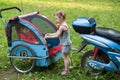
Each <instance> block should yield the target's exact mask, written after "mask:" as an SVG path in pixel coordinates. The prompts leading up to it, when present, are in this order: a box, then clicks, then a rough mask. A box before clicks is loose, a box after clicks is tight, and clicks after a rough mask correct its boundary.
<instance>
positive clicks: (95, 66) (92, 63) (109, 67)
mask: <svg viewBox="0 0 120 80" xmlns="http://www.w3.org/2000/svg"><path fill="white" fill-rule="evenodd" d="M87 65H88V66H89V67H90V68H92V69H94V70H105V71H118V69H117V67H116V65H115V64H114V63H113V62H112V61H110V62H109V63H108V64H104V63H101V62H98V61H94V60H89V61H88V62H87Z"/></svg>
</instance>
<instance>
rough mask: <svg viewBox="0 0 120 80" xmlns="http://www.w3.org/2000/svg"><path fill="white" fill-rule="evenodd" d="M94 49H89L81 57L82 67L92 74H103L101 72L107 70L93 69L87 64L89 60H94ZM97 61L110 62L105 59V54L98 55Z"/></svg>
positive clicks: (103, 72)
mask: <svg viewBox="0 0 120 80" xmlns="http://www.w3.org/2000/svg"><path fill="white" fill-rule="evenodd" d="M93 56H94V54H93V51H92V50H90V51H87V52H86V53H84V54H83V56H82V58H81V67H82V69H83V70H84V71H85V72H88V73H89V74H91V75H101V74H105V73H106V71H103V70H93V69H91V68H89V67H88V66H87V61H88V60H92V59H93ZM95 60H96V61H99V62H102V63H108V62H109V61H108V60H106V59H104V57H103V55H102V54H100V55H97V56H96V58H95Z"/></svg>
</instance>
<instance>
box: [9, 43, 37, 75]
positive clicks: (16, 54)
mask: <svg viewBox="0 0 120 80" xmlns="http://www.w3.org/2000/svg"><path fill="white" fill-rule="evenodd" d="M10 56H11V57H10V63H11V65H12V66H13V68H14V69H15V70H16V71H17V72H20V73H28V72H30V71H31V70H32V69H33V68H34V66H35V59H31V58H30V57H35V54H34V52H33V51H32V49H31V48H30V47H28V46H26V45H16V46H15V47H14V48H13V49H12V50H11V52H10Z"/></svg>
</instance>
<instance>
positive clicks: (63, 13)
mask: <svg viewBox="0 0 120 80" xmlns="http://www.w3.org/2000/svg"><path fill="white" fill-rule="evenodd" d="M54 16H58V17H59V18H60V17H62V18H63V19H64V20H65V19H66V14H65V12H64V11H62V10H59V11H57V12H55V14H54Z"/></svg>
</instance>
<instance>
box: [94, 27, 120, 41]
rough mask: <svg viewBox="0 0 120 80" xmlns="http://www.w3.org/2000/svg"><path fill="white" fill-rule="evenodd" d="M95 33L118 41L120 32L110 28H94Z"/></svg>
mask: <svg viewBox="0 0 120 80" xmlns="http://www.w3.org/2000/svg"><path fill="white" fill-rule="evenodd" d="M95 34H96V35H99V36H103V37H106V38H108V39H111V40H113V41H115V42H117V43H120V32H119V31H116V30H113V29H110V28H96V30H95Z"/></svg>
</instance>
